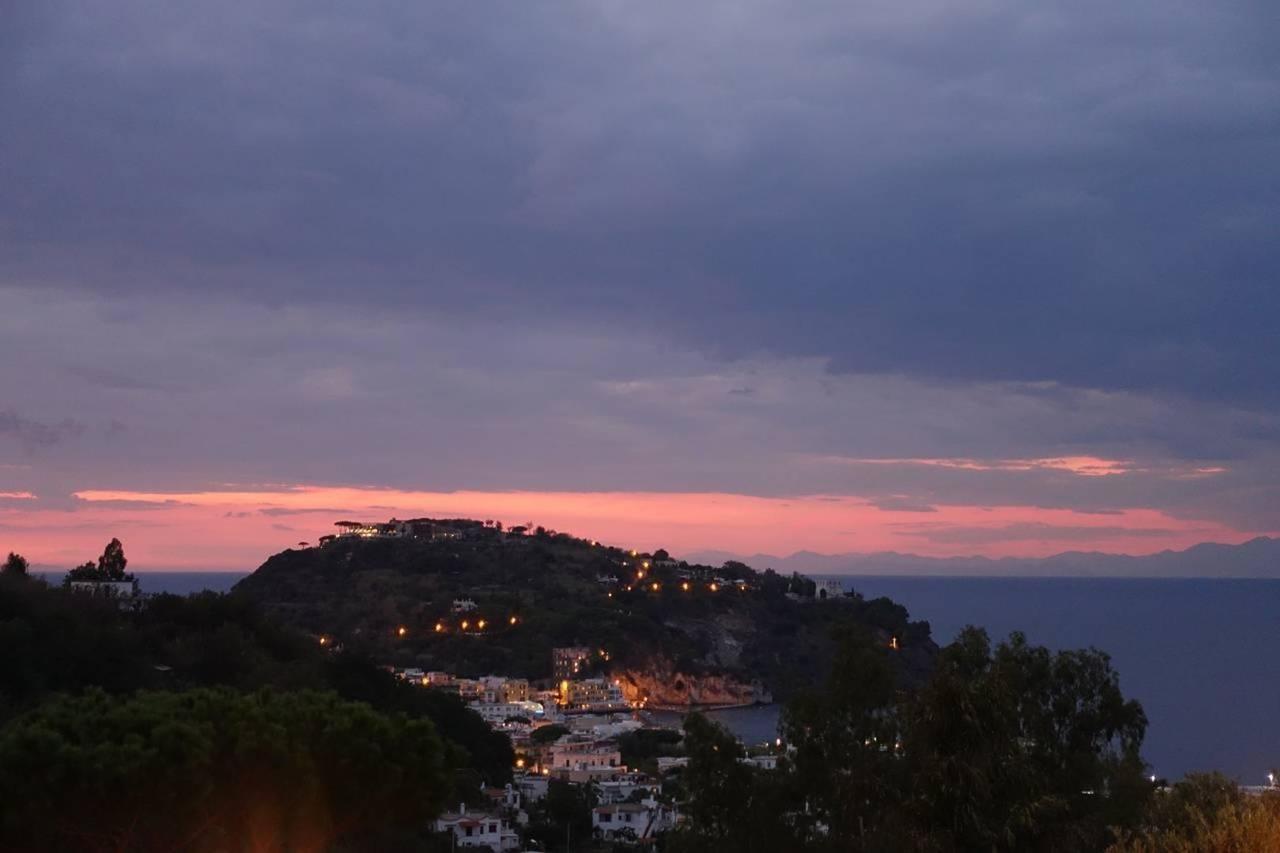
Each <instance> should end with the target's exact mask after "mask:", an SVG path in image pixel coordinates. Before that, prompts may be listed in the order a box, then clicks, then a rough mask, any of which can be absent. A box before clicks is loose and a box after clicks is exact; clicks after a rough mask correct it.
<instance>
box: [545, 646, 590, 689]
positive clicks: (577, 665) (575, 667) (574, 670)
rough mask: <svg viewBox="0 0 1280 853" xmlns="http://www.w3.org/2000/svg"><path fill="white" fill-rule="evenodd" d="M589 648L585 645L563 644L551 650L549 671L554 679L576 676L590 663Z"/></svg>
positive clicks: (559, 679)
mask: <svg viewBox="0 0 1280 853" xmlns="http://www.w3.org/2000/svg"><path fill="white" fill-rule="evenodd" d="M591 654H592V652H591V649H589V648H587V647H586V646H564V647H560V648H554V649H552V650H551V672H552V674H553V676H554V677H555V679H556V681H564V680H566V679H570V678H576V677H577V676H578V674H579V673H580V672H582V671H583V670H585V669H586V668H587V666H588V665H589V664H590V663H591Z"/></svg>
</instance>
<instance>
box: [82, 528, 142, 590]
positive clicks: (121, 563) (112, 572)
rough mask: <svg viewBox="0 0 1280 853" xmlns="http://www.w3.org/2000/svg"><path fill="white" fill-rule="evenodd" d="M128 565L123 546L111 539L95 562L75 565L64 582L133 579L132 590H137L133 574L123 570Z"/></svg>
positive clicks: (116, 540) (117, 540) (136, 582)
mask: <svg viewBox="0 0 1280 853" xmlns="http://www.w3.org/2000/svg"><path fill="white" fill-rule="evenodd" d="M127 565H129V561H128V560H127V559H126V558H125V556H124V546H123V545H121V544H120V540H119V539H112V540H111V541H110V542H108V543H107V547H106V548H104V549H103V550H102V556H101V557H99V558H98V562H97V564H94V563H85V564H83V565H80V566H76V567H75V568H74V569H72V570H71V571H70V572H68V573H67V576H66V578H65V580H64V581H63V583H64V584H70V583H71V582H72V581H111V582H120V581H133V585H134V591H135V592H136V591H137V586H138V581H137V579H136V578H134V576H133V575H131V574H128V573H127V572H125V566H127Z"/></svg>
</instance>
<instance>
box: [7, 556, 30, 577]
mask: <svg viewBox="0 0 1280 853" xmlns="http://www.w3.org/2000/svg"><path fill="white" fill-rule="evenodd" d="M28 569H31V564H29V562H27V558H26V557H23V556H22V555H20V553H14V552H12V551H10V552H9V558H8V560H5V561H4V566H3V567H0V574H3V575H5V576H9V578H26V576H27V570H28Z"/></svg>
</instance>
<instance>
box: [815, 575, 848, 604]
mask: <svg viewBox="0 0 1280 853" xmlns="http://www.w3.org/2000/svg"><path fill="white" fill-rule="evenodd" d="M813 583H814V585H815V587H816V588H815V590H814V593H813V597H814V598H817V599H819V600H822V599H826V598H840V597H842V596H843V595H844V583H843V582H842V581H841V580H839V579H838V578H813Z"/></svg>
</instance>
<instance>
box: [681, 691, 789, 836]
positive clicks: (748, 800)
mask: <svg viewBox="0 0 1280 853" xmlns="http://www.w3.org/2000/svg"><path fill="white" fill-rule="evenodd" d="M684 741H685V751H686V752H687V753H688V756H689V764H688V766H687V767H686V768H685V770H684V774H683V776H682V780H681V783H682V786H683V787H684V789H685V790H686V791H687V793H688V795H689V798H688V800H687V802H686V803H685V805H684V810H685V814H686V815H687V817H688V820H687V821H685V822H684V823H683V824H681V825H680V827H679V828H678V829H676V830H675V831H673V832H672V833H671V834H670V837H669V838H668V843H667V849H668V850H670V851H674V853H715V851H721V850H739V851H748V853H751V852H752V851H761V853H766V851H767V853H773V851H778V850H797V849H800V846H801V843H800V838H799V836H798V835H797V833H796V831H795V826H794V821H793V819H792V817H791V816H793V815H796V814H797V813H798V812H799V811H800V808H799V807H800V806H801V805H802V803H803V801H802V800H801V799H799V798H798V797H797V792H796V790H795V788H794V786H793V785H790V784H788V783H789V782H793V781H794V777H791V776H785V775H782V774H776V773H773V772H769V771H758V770H755V769H753V768H751V767H749V766H747V765H745V764H743V763H741V760H740V759H741V758H742V757H743V751H742V746H741V744H739V743H738V741H737V739H735V738H734V737H733V735H732V734H730V733H729V732H728V731H727V730H725V729H724V728H723V727H722V726H720V725H719V724H717V723H714V722H711V721H710V720H708V719H707V718H706V717H704V716H702V715H701V714H690V715H689V716H688V717H686V718H685V723H684Z"/></svg>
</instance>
